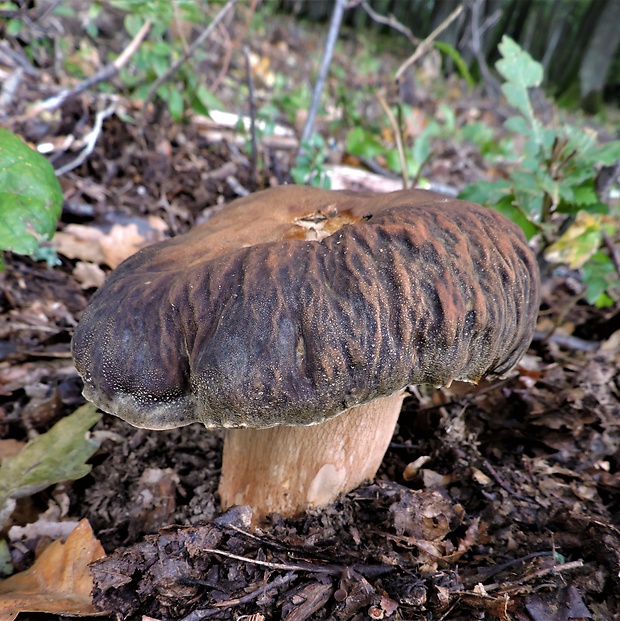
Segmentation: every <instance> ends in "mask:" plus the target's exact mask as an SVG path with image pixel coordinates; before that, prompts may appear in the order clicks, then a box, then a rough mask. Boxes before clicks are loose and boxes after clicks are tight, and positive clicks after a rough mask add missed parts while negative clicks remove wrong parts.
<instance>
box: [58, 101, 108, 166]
mask: <svg viewBox="0 0 620 621" xmlns="http://www.w3.org/2000/svg"><path fill="white" fill-rule="evenodd" d="M117 103H118V102H117V100H116V99H113V100H112V102H111V103H110V105H108V107H107V108H105V109H103V110H100V111H99V112H97V116H96V117H95V124H94V126H93V128H92V130H91V131H90V132H88V134H87V135H86V137H85V140H86V146H85V147H84V148H83V149H82V151H81V152H80V154H79V155H78V156H77V157H76V158H75V159H74V160H73V161H71V162H69V163H68V164H65V165H64V166H61V167H60V168H57V169H56V170H55V171H54V172H55V173H56V176H57V177H62V175H65V174H66V173H68V172H69V171H70V170H73V169H74V168H77V167H78V166H79V165H80V164H81V163H82V162H83V161H84V160H85V159H86V158H87V157H88V156H89V155H90V154H91V153H92V152H93V149H94V148H95V145H96V144H97V139H98V138H99V134H100V133H101V128H102V126H103V121H104V119H107V118H108V117H109V116H110V115H111V114H113V113H114V112H115V110H116V106H117Z"/></svg>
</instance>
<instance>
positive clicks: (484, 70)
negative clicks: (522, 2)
mask: <svg viewBox="0 0 620 621" xmlns="http://www.w3.org/2000/svg"><path fill="white" fill-rule="evenodd" d="M481 4H482V0H474V2H473V3H472V5H471V49H472V51H473V53H474V57H475V58H476V62H477V63H478V66H479V67H480V73H481V74H482V77H483V78H484V82H485V84H486V85H487V86H488V87H489V89H490V91H491V94H492V95H493V96H496V95H497V94H498V93H500V92H501V90H502V87H501V85H500V83H499V82H498V81H497V80H496V79H495V77H494V76H493V74H492V73H491V71H490V70H489V66H488V65H487V61H486V58H485V57H484V52H483V51H482V36H483V34H484V31H485V30H486V29H487V28H488V27H489V25H490V24H489V25H484V26H482V27H481V26H480V6H481ZM500 14H501V13H500ZM491 18H493V16H491Z"/></svg>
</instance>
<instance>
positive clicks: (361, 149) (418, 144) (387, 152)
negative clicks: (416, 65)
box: [346, 104, 458, 179]
mask: <svg viewBox="0 0 620 621" xmlns="http://www.w3.org/2000/svg"><path fill="white" fill-rule="evenodd" d="M395 112H396V113H398V111H397V110H396V111H395ZM400 114H401V115H402V116H407V115H408V114H410V107H409V106H407V105H404V104H403V105H401V111H400ZM395 116H396V114H395ZM457 133H458V132H457V128H456V117H455V115H454V111H453V110H452V108H450V106H448V105H446V104H440V105H439V107H438V110H437V116H436V117H435V118H433V119H431V120H430V121H429V122H428V123H427V124H426V126H425V127H424V129H423V130H422V131H421V132H420V133H419V134H418V135H417V136H416V137H415V138H414V140H413V142H412V143H411V144H410V145H406V146H405V162H406V166H407V175H408V176H409V177H410V178H412V179H419V176H420V173H421V171H422V168H423V166H424V164H426V162H427V161H428V160H429V159H430V157H431V156H432V153H433V142H434V141H435V140H442V139H448V138H450V139H454V138H455V137H457ZM457 139H458V137H457ZM346 150H347V152H348V153H350V154H351V155H355V156H356V157H362V158H366V159H374V158H376V157H378V156H380V157H381V158H382V159H383V160H384V162H385V165H386V166H387V167H388V168H389V169H390V170H391V171H392V172H395V173H401V171H402V165H401V161H400V157H399V154H398V151H397V150H396V149H395V148H394V145H392V144H386V143H385V142H383V141H381V140H380V138H379V131H375V130H374V129H372V128H367V127H365V126H363V125H357V126H355V127H354V128H353V129H351V130H350V131H349V132H348V133H347V138H346Z"/></svg>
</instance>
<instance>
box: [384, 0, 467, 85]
mask: <svg viewBox="0 0 620 621" xmlns="http://www.w3.org/2000/svg"><path fill="white" fill-rule="evenodd" d="M462 12H463V5H462V4H459V6H457V7H456V9H454V11H452V13H450V15H448V17H446V19H444V20H443V22H441V24H439V26H437V28H435V30H433V32H431V34H429V35H428V37H426V39H424V41H422V43H420V45H418V47H417V49H416V51H415V52H414V53H413V54H412V55H411V56H410V57H409V58H408V59H407V60H406V61H405V62H404V63H403V64H402V65H401V66H400V67H399V68H398V71H397V72H396V74H395V75H394V81H395V82H398V81H399V80H400V78H401V76H402V75H403V73H404V72H405V71H407V69H408V68H409V67H410V66H411V65H413V63H414V62H416V60H418V59H419V58H420V57H422V56H424V54H426V52H428V50H429V49H430V48H431V46H432V44H433V41H434V40H435V39H436V38H437V37H438V36H439V35H440V34H441V33H442V32H443V31H444V30H445V29H446V28H447V27H448V26H449V25H450V24H451V23H452V22H453V21H454V20H455V19H456V18H457V17H458V16H459V15H460V14H461V13H462Z"/></svg>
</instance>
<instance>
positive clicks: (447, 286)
mask: <svg viewBox="0 0 620 621" xmlns="http://www.w3.org/2000/svg"><path fill="white" fill-rule="evenodd" d="M537 274H538V271H537V267H536V263H535V259H534V256H533V254H532V252H531V251H530V249H529V248H528V246H527V244H526V242H525V240H524V238H523V235H522V233H521V231H520V230H519V229H518V228H517V227H516V226H515V225H514V224H512V223H511V222H509V221H508V220H507V219H506V218H504V217H503V216H501V215H500V214H499V213H497V212H495V211H493V210H489V209H484V208H482V207H480V206H477V205H474V204H472V203H466V202H464V201H457V200H454V199H447V198H446V197H443V196H440V195H437V194H433V193H430V192H424V191H404V192H395V193H391V194H384V195H374V194H373V195H369V194H364V195H354V194H350V193H342V192H328V191H323V190H317V189H313V188H297V187H284V188H278V189H274V190H267V191H265V192H262V193H257V194H254V195H251V196H250V197H248V198H247V199H241V200H239V201H235V202H233V203H231V204H230V205H229V206H227V207H225V208H224V209H223V210H222V211H221V212H220V213H219V214H217V215H216V216H214V217H213V218H212V220H211V221H209V222H207V223H205V224H204V225H200V226H198V227H196V228H195V229H194V230H192V231H191V232H190V233H189V234H187V235H185V236H180V237H177V238H174V239H172V240H169V241H166V242H162V243H160V244H156V245H154V246H151V247H149V248H146V249H144V250H142V251H140V252H138V253H137V254H136V255H134V256H132V257H130V258H129V259H128V260H127V261H125V262H124V263H123V264H122V265H120V266H119V267H118V268H117V269H116V270H115V271H114V272H113V273H112V275H111V276H110V278H109V279H108V280H107V282H106V283H105V284H104V286H103V287H101V289H100V290H99V291H98V292H97V293H96V294H95V296H94V297H93V299H92V301H91V304H90V305H89V307H88V308H87V310H86V311H85V312H84V315H83V318H82V320H81V322H80V324H79V326H78V328H77V329H76V332H75V336H74V341H73V354H74V357H75V360H76V366H77V368H78V371H79V372H80V374H81V375H82V376H83V378H84V382H85V395H86V396H87V397H88V398H89V399H91V400H92V401H94V402H95V403H96V404H97V405H99V406H100V407H101V408H102V409H103V410H105V411H108V412H110V413H113V414H116V415H118V416H120V417H121V418H124V419H126V420H127V421H129V422H131V423H133V424H135V425H138V426H144V427H151V428H166V427H175V426H179V425H184V424H188V423H190V422H193V421H202V422H203V423H205V424H206V425H207V426H223V427H239V426H241V427H245V426H248V427H254V426H255V427H269V426H273V425H279V424H302V425H307V424H313V423H317V422H321V421H322V420H324V419H326V418H330V417H332V416H335V415H337V414H338V413H340V412H342V411H343V410H345V409H347V408H349V407H351V406H354V405H358V404H361V403H365V402H367V401H369V400H371V399H373V398H375V397H377V396H384V395H389V394H391V393H393V392H395V391H397V390H399V389H401V388H403V387H404V386H406V385H408V384H421V383H429V384H434V385H444V384H447V383H449V382H450V381H452V380H455V379H458V380H469V381H477V380H478V379H480V378H481V377H483V376H490V377H494V376H501V375H502V374H504V373H506V372H507V371H508V370H510V368H511V367H512V366H514V364H515V363H516V362H517V360H518V359H519V357H520V356H521V355H522V354H523V352H524V351H525V350H526V348H527V346H528V344H529V342H530V340H531V337H532V332H533V329H534V325H535V318H536V313H537V310H538V275H537Z"/></svg>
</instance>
